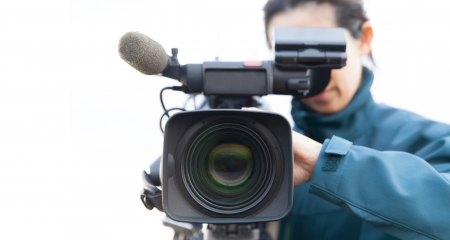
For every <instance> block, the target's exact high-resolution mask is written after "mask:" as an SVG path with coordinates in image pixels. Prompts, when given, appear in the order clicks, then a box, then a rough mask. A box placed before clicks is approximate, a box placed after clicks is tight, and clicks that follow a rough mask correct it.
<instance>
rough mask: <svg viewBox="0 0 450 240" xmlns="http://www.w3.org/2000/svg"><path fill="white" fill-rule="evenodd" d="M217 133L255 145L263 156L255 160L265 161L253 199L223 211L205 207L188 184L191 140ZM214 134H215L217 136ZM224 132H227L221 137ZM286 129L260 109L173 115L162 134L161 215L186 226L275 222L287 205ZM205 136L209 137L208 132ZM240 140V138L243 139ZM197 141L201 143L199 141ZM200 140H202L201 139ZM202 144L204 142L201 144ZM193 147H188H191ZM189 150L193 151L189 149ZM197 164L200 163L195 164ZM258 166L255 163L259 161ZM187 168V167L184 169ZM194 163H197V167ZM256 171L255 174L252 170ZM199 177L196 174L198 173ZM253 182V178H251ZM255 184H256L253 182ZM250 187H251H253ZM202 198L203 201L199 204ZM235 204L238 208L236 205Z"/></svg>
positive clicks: (289, 142)
mask: <svg viewBox="0 0 450 240" xmlns="http://www.w3.org/2000/svg"><path fill="white" fill-rule="evenodd" d="M215 129H220V131H221V132H222V133H225V134H228V135H232V134H235V133H234V131H237V132H238V133H237V134H238V135H239V134H241V133H240V132H239V131H241V132H242V134H247V133H248V138H249V139H250V138H254V139H255V142H260V146H261V149H262V150H261V151H262V152H263V153H264V154H262V155H255V156H263V157H260V158H255V160H254V161H255V162H256V161H259V162H261V164H263V163H265V165H261V166H265V167H261V169H262V168H265V169H263V170H262V172H261V173H262V174H260V175H256V174H255V178H254V179H263V180H261V187H259V189H260V190H258V191H259V192H258V191H256V190H255V194H254V195H252V196H254V197H253V198H249V199H250V200H249V201H247V202H245V204H246V205H245V204H244V203H242V208H235V209H231V210H229V209H228V208H226V207H224V206H222V205H220V204H219V205H216V204H215V203H211V202H210V201H209V200H208V199H207V196H206V195H202V192H201V191H200V190H199V189H197V188H196V187H195V186H197V185H195V184H194V185H193V183H192V182H194V183H195V177H196V176H191V175H189V171H188V170H187V169H189V166H196V165H192V164H193V163H191V162H189V161H194V160H190V159H194V158H190V156H194V155H191V153H192V152H195V147H196V146H200V145H199V144H197V145H195V144H196V142H198V141H200V140H198V139H200V138H201V137H202V136H208V135H207V134H209V133H210V132H212V133H215V132H214V131H216V130H215ZM218 131H219V130H217V131H216V132H218ZM228 131H230V132H229V133H227V132H228ZM291 131H292V130H291V126H290V124H289V123H288V121H287V120H286V119H285V118H284V117H283V116H281V115H279V114H276V113H269V112H263V111H246V110H198V111H188V112H181V113H177V114H175V115H173V116H172V117H171V118H170V119H169V120H168V122H167V124H166V126H165V132H164V152H163V156H162V177H161V180H162V190H163V191H162V192H163V205H164V211H165V212H166V214H167V215H168V216H169V217H170V218H172V219H173V220H175V221H180V222H191V223H221V224H223V223H248V222H267V221H276V220H280V219H281V218H283V217H284V216H286V215H287V214H288V213H289V212H290V210H291V207H292V198H293V196H292V194H293V150H292V136H291V134H292V133H291ZM212 133H211V134H212ZM244 138H246V137H244ZM201 139H207V138H206V137H205V138H201ZM205 141H206V140H205ZM205 144H206V143H205ZM193 146H194V147H193ZM192 149H194V150H192ZM199 161H200V160H199ZM259 162H258V163H259ZM189 164H191V165H189ZM199 165H200V164H199ZM255 172H256V170H255ZM199 174H200V173H199ZM252 181H253V180H252ZM255 181H256V180H255ZM255 188H256V187H255ZM205 199H206V200H205ZM239 206H241V205H239Z"/></svg>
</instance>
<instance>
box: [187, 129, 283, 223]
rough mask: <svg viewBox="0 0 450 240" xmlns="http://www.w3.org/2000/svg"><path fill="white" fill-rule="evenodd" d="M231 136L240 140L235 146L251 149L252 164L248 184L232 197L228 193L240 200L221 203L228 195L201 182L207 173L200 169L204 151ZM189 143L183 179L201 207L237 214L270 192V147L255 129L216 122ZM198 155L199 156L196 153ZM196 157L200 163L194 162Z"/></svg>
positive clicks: (203, 165)
mask: <svg viewBox="0 0 450 240" xmlns="http://www.w3.org/2000/svg"><path fill="white" fill-rule="evenodd" d="M233 134H234V135H233ZM232 135H233V136H234V137H235V138H236V136H239V138H240V139H239V141H237V143H241V144H242V143H244V144H243V145H244V146H246V147H249V148H250V149H251V150H252V151H251V154H252V155H251V156H252V157H254V159H253V160H250V161H254V162H252V164H253V165H252V166H253V169H251V173H250V175H252V179H251V180H250V182H249V183H248V184H247V185H246V186H244V187H243V188H242V189H240V191H236V192H234V193H233V194H234V195H233V194H230V196H231V197H236V198H237V199H239V197H241V198H240V199H239V201H238V200H234V201H231V202H227V201H224V199H226V197H227V196H224V194H223V192H220V191H217V189H213V188H211V186H208V184H207V183H205V181H202V179H203V180H205V179H207V176H206V172H207V171H203V170H204V169H203V170H202V167H203V168H204V167H205V166H207V164H206V163H205V161H206V159H207V158H206V157H205V155H206V154H207V152H208V151H206V150H205V149H211V146H213V145H215V144H216V143H217V142H220V140H224V139H225V142H226V139H227V137H230V138H232V137H231V136H232ZM212 139H216V142H214V141H211V140H212ZM190 142H191V143H190V144H188V145H187V149H186V150H187V151H186V154H185V158H184V160H183V161H182V169H184V170H183V171H182V178H183V182H184V184H185V186H186V189H187V190H188V192H189V194H190V195H191V197H192V198H193V199H194V200H195V201H196V202H197V203H198V204H200V205H201V206H203V207H204V208H206V209H208V210H210V211H213V212H217V213H221V214H236V213H240V212H244V211H247V210H249V209H250V208H252V207H254V206H255V205H257V204H258V203H259V202H261V200H262V199H263V198H264V197H265V196H266V195H267V193H268V192H269V190H270V188H271V185H272V184H273V179H274V173H275V164H274V160H273V159H272V153H271V150H270V148H269V147H268V145H270V144H269V143H268V142H267V141H266V140H265V139H264V136H263V135H262V134H261V133H259V132H257V131H255V129H251V128H250V127H249V126H245V125H244V124H241V123H233V122H231V123H230V122H225V123H224V122H221V123H220V122H219V123H215V124H210V125H209V126H208V127H205V128H201V129H199V130H198V131H197V133H196V134H194V135H193V137H192V138H191V141H190ZM197 152H201V153H202V154H196V153H197ZM196 157H197V158H198V159H200V160H198V159H197V160H196ZM255 159H256V160H255ZM261 160H262V161H261ZM250 165H251V164H250ZM214 190H215V191H214ZM225 195H226V194H225ZM230 196H228V197H230Z"/></svg>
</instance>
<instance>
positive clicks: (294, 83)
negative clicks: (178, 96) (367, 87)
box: [162, 28, 347, 98]
mask: <svg viewBox="0 0 450 240" xmlns="http://www.w3.org/2000/svg"><path fill="white" fill-rule="evenodd" d="M273 42H274V43H273V45H272V48H273V49H274V50H275V61H262V62H260V61H251V62H204V63H203V64H186V65H180V64H179V62H178V58H177V54H178V50H177V49H172V56H171V57H169V59H168V65H167V67H166V68H165V70H164V71H163V72H162V75H163V76H165V77H168V78H172V79H176V80H179V81H180V82H181V83H183V92H185V93H194V94H196V93H203V94H204V95H214V96H230V97H231V96H264V95H268V94H281V95H293V96H296V97H298V98H303V97H311V96H314V95H316V94H319V93H320V92H322V91H323V89H325V87H326V86H327V85H328V82H329V80H330V73H331V69H339V68H342V67H344V66H345V65H346V60H347V54H346V52H345V49H346V40H345V35H344V30H343V29H342V28H275V29H274V34H273Z"/></svg>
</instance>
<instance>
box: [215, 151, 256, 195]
mask: <svg viewBox="0 0 450 240" xmlns="http://www.w3.org/2000/svg"><path fill="white" fill-rule="evenodd" d="M207 163H208V175H209V176H210V178H211V180H212V182H211V183H212V184H211V185H212V186H213V187H214V188H216V189H220V190H221V191H225V192H234V191H236V190H239V189H241V188H243V187H245V186H246V185H247V184H248V182H249V180H250V178H249V177H250V175H251V172H252V168H253V159H252V153H251V151H250V149H249V148H248V147H246V146H244V145H241V144H235V143H224V144H219V145H217V146H214V147H212V148H211V150H210V152H209V155H208V160H207ZM223 188H225V189H223Z"/></svg>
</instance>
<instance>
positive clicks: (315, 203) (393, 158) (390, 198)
mask: <svg viewBox="0 0 450 240" xmlns="http://www.w3.org/2000/svg"><path fill="white" fill-rule="evenodd" d="M372 81H373V75H372V73H371V72H370V71H369V70H366V69H365V70H364V73H363V82H362V84H361V87H360V89H359V90H358V92H357V93H356V95H355V96H354V98H353V100H352V101H351V102H350V103H349V105H348V106H347V107H346V108H345V109H344V110H342V111H341V112H339V113H336V114H334V115H329V116H322V115H319V114H316V113H314V112H313V111H311V110H309V109H308V108H307V107H306V106H304V105H302V104H300V102H299V101H296V100H294V101H293V105H292V116H293V118H294V121H295V124H296V126H295V127H294V130H296V131H298V132H300V133H302V134H305V135H306V136H308V137H310V138H312V139H314V140H316V141H319V142H322V143H323V147H322V150H321V152H320V155H319V158H318V160H317V163H316V166H315V168H314V172H313V175H312V179H311V181H310V182H308V183H305V184H302V185H299V186H296V187H295V188H294V204H293V208H292V212H291V213H290V214H289V215H288V216H287V217H286V218H285V219H283V220H282V221H281V223H280V231H279V239H296V240H297V239H308V240H310V239H345V240H352V239H361V240H382V239H383V240H387V239H450V126H449V125H447V124H443V123H439V122H434V121H431V120H428V119H425V118H423V117H421V116H418V115H416V114H414V113H411V112H407V111H404V110H399V109H395V108H392V107H388V106H386V105H383V104H376V103H375V102H374V101H373V99H372V96H371V94H370V87H371V85H372ZM443 105H445V104H443ZM436 107H438V106H437V105H436ZM440 107H447V106H440Z"/></svg>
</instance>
